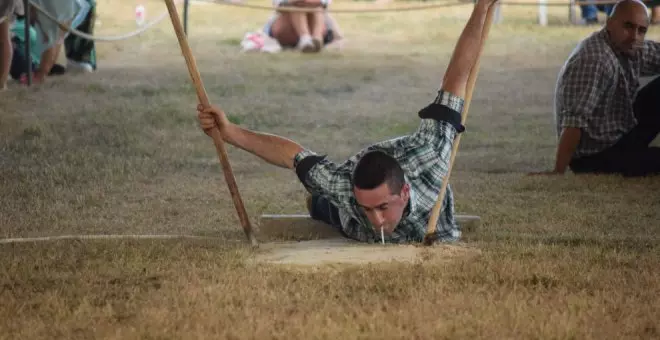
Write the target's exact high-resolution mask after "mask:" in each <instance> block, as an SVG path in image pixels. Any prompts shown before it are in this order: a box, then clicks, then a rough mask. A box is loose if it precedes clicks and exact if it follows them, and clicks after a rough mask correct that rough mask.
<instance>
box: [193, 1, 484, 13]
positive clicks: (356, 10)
mask: <svg viewBox="0 0 660 340" xmlns="http://www.w3.org/2000/svg"><path fill="white" fill-rule="evenodd" d="M196 1H197V2H206V3H213V4H218V5H225V6H234V7H243V8H251V9H261V10H267V11H272V12H275V11H277V12H303V13H313V12H330V13H376V12H405V11H418V10H425V9H433V8H441V7H454V6H463V5H467V4H473V2H472V1H469V0H460V1H458V2H451V3H440V4H432V5H423V6H406V7H393V8H353V9H349V8H338V9H330V8H327V9H324V8H320V7H316V8H303V7H292V6H284V7H272V6H262V5H250V4H244V3H235V2H230V1H217V0H196Z"/></svg>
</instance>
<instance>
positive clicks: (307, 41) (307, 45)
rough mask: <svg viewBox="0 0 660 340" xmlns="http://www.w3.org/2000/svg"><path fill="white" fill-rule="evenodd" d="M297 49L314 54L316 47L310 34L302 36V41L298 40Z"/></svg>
mask: <svg viewBox="0 0 660 340" xmlns="http://www.w3.org/2000/svg"><path fill="white" fill-rule="evenodd" d="M297 48H298V49H299V50H301V51H303V52H314V50H315V47H314V40H312V36H311V35H309V34H306V35H303V36H301V37H300V39H298V46H297Z"/></svg>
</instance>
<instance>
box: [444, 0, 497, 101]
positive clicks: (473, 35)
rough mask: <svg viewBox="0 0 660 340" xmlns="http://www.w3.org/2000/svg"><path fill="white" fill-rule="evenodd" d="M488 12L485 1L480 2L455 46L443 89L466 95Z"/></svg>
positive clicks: (460, 95) (458, 94) (461, 95)
mask: <svg viewBox="0 0 660 340" xmlns="http://www.w3.org/2000/svg"><path fill="white" fill-rule="evenodd" d="M487 14H488V7H487V6H485V5H483V2H481V1H480V2H478V3H477V4H476V5H475V8H474V10H473V11H472V14H471V15H470V19H469V20H468V22H467V24H466V25H465V28H464V29H463V32H462V33H461V35H460V37H459V39H458V42H457V43H456V47H455V48H454V53H453V54H452V57H451V59H450V61H449V65H448V66H447V72H446V73H445V77H444V79H443V82H442V89H443V90H445V91H448V92H451V93H453V94H454V95H457V96H459V97H465V87H466V85H467V81H468V77H469V75H470V71H471V70H472V67H473V66H474V64H475V62H476V60H477V55H478V54H479V52H480V50H481V34H482V31H483V28H484V23H485V21H486V15H487Z"/></svg>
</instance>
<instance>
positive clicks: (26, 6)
mask: <svg viewBox="0 0 660 340" xmlns="http://www.w3.org/2000/svg"><path fill="white" fill-rule="evenodd" d="M30 9H31V6H30V0H25V1H23V20H24V21H25V30H24V31H23V34H25V66H26V68H25V69H26V70H27V86H32V55H31V54H32V52H30V27H32V26H31V25H30V21H31V20H32V19H31V18H32V16H31V15H30Z"/></svg>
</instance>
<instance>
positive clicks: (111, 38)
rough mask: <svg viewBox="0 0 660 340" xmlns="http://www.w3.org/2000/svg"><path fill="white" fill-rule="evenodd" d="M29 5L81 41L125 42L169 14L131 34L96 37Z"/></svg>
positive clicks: (164, 13) (39, 8)
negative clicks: (81, 39)
mask: <svg viewBox="0 0 660 340" xmlns="http://www.w3.org/2000/svg"><path fill="white" fill-rule="evenodd" d="M181 1H182V0H177V1H176V3H180V2H181ZM30 4H31V5H32V6H34V8H36V9H37V10H38V11H39V12H41V13H43V14H44V15H45V16H47V17H48V18H49V19H50V20H53V21H55V22H56V23H57V25H58V26H60V28H61V29H62V30H64V31H67V32H70V33H71V34H73V35H77V36H79V37H81V38H83V39H88V40H95V41H119V40H126V39H129V38H133V37H135V36H137V35H139V34H142V33H144V32H145V31H146V30H148V29H149V28H151V27H152V26H154V25H156V24H158V23H160V22H161V21H163V19H165V18H166V17H167V16H168V14H169V12H168V11H167V10H166V11H165V12H163V13H162V14H161V15H159V16H158V17H157V19H156V20H154V21H152V22H150V23H147V24H145V25H144V26H143V27H142V28H140V29H139V30H136V31H133V32H130V33H126V34H123V35H117V36H109V37H98V36H93V35H89V34H87V33H84V32H80V31H78V30H77V29H75V28H72V27H70V26H67V25H65V24H63V23H61V22H59V21H57V18H55V17H54V16H53V15H52V14H50V13H48V12H47V11H46V10H44V9H43V8H41V7H39V6H38V5H35V4H34V3H32V2H30Z"/></svg>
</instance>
